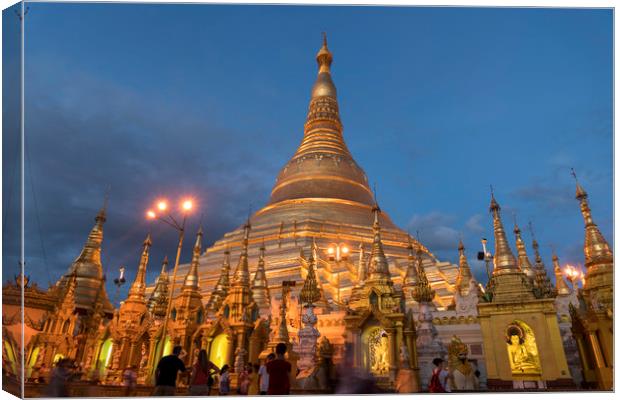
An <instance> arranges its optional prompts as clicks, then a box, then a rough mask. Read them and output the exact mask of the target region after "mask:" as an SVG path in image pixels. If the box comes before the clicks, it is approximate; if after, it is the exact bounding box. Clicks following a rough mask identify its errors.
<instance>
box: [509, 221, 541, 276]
mask: <svg viewBox="0 0 620 400" xmlns="http://www.w3.org/2000/svg"><path fill="white" fill-rule="evenodd" d="M514 233H515V238H516V242H517V256H518V257H519V258H518V264H517V265H518V266H519V269H520V270H521V272H523V273H524V274H525V275H526V276H527V277H528V278H530V279H532V280H533V279H535V277H536V272H535V271H534V269H533V268H532V263H531V262H530V258H529V257H528V256H527V250H526V249H525V243H524V242H523V239H522V238H521V229H519V226H518V225H517V220H516V218H515V228H514Z"/></svg>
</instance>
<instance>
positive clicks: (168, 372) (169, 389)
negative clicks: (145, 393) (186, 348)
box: [153, 346, 185, 396]
mask: <svg viewBox="0 0 620 400" xmlns="http://www.w3.org/2000/svg"><path fill="white" fill-rule="evenodd" d="M182 351H183V348H182V347H181V346H174V348H173V349H172V354H169V355H167V356H165V357H162V359H161V360H159V363H157V369H156V370H155V390H154V391H153V396H174V394H175V392H176V384H177V374H178V373H179V371H181V372H185V364H183V361H181V359H180V358H179V356H180V355H181V353H182Z"/></svg>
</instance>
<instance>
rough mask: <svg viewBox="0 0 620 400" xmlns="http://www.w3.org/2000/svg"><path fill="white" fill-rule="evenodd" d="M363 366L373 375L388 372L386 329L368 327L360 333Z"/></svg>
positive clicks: (383, 374)
mask: <svg viewBox="0 0 620 400" xmlns="http://www.w3.org/2000/svg"><path fill="white" fill-rule="evenodd" d="M362 343H363V347H364V353H365V354H364V367H365V368H366V369H367V370H368V371H369V372H370V373H372V374H373V375H375V376H387V375H388V374H389V372H390V352H389V339H388V335H387V333H386V331H385V330H384V329H383V328H381V327H378V326H375V327H369V328H367V329H366V331H365V332H364V334H363V335H362Z"/></svg>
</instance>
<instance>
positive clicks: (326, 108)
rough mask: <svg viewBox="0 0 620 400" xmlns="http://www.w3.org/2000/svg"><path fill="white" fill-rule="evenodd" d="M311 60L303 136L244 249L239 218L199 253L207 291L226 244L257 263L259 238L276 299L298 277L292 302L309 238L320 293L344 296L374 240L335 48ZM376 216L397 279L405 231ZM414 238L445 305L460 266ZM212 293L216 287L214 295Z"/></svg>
mask: <svg viewBox="0 0 620 400" xmlns="http://www.w3.org/2000/svg"><path fill="white" fill-rule="evenodd" d="M316 62H317V67H318V71H317V75H316V79H315V82H314V85H313V86H312V90H311V91H310V101H309V105H308V110H307V114H306V119H305V123H304V133H303V138H302V139H301V143H300V145H299V147H298V148H297V150H296V151H295V152H294V154H293V155H292V157H291V159H290V160H289V161H288V162H287V163H286V164H285V165H284V166H283V167H282V169H281V170H280V173H279V174H278V176H277V178H276V182H275V184H274V186H273V189H272V191H271V197H270V200H269V203H268V204H267V205H265V206H264V207H263V208H261V209H259V210H258V211H257V212H255V213H254V214H253V215H251V217H250V221H249V222H250V223H251V225H252V238H249V239H248V243H247V250H244V235H245V233H244V228H243V227H242V226H241V227H238V228H237V229H235V230H233V231H232V232H229V233H226V234H225V235H224V236H223V237H222V238H221V239H220V240H217V241H216V242H215V243H214V244H213V246H211V247H210V248H208V249H207V250H206V252H205V253H204V254H203V255H201V260H200V268H201V271H200V287H201V290H202V291H203V292H205V293H209V292H214V293H216V292H217V291H218V290H217V288H218V287H220V286H221V285H220V284H219V283H218V281H219V280H220V278H221V277H222V275H221V266H222V259H224V258H225V257H224V252H225V251H227V250H228V251H230V255H231V257H234V258H236V257H239V256H240V255H241V254H242V253H243V252H244V251H247V258H248V262H249V263H250V264H251V265H257V263H258V260H259V258H260V255H261V250H260V248H261V246H262V245H263V242H264V246H265V247H266V249H268V253H269V265H268V267H267V268H265V278H266V280H267V282H268V284H269V290H270V293H271V295H272V296H273V297H275V298H276V299H278V298H279V297H280V292H281V290H280V289H281V285H282V282H283V281H296V282H297V285H296V286H295V287H293V288H291V290H292V293H291V294H292V299H293V303H295V302H296V300H295V299H296V298H297V297H298V294H299V290H300V288H301V286H302V285H301V283H302V282H303V278H304V276H305V269H304V268H303V267H302V266H300V262H299V254H300V248H305V249H308V248H310V247H311V246H312V242H313V240H315V241H316V244H317V252H318V258H317V257H315V262H317V266H316V270H315V273H316V276H317V281H318V285H319V287H321V289H322V291H323V295H324V296H325V301H331V300H333V301H337V302H340V301H342V300H344V299H347V298H348V297H349V296H351V292H352V289H353V287H354V286H355V285H356V284H357V283H358V266H359V265H360V260H359V254H358V253H357V252H356V251H355V252H354V251H351V250H353V249H359V248H360V246H365V248H366V249H368V248H369V247H370V246H372V243H373V240H374V233H373V227H372V225H373V220H372V218H369V216H371V215H372V209H373V206H374V200H373V194H372V191H371V190H370V187H369V185H368V179H367V177H366V174H365V173H364V171H363V169H362V168H361V167H360V166H359V165H358V164H357V162H356V161H355V159H354V158H353V156H352V154H351V152H350V151H349V148H348V146H347V144H346V143H345V138H344V129H343V124H342V118H341V114H340V109H339V103H338V92H337V90H336V85H335V84H334V80H333V77H334V74H333V62H334V55H333V54H332V52H331V50H330V49H329V48H328V44H327V40H324V41H323V44H322V46H321V47H320V49H319V51H318V53H317V54H316ZM353 138H354V136H353ZM378 218H379V223H380V224H381V235H382V239H383V250H384V252H385V254H386V256H387V259H388V263H389V268H388V271H389V274H390V278H391V280H392V282H393V283H394V284H395V285H397V286H398V285H401V284H402V280H403V277H404V275H405V272H406V269H407V262H408V245H409V235H408V234H407V233H406V232H404V231H403V230H401V229H399V228H398V227H397V226H395V225H394V223H393V222H392V221H391V219H390V217H389V216H388V214H387V213H386V212H382V213H380V214H379V216H378ZM413 244H414V246H415V248H416V249H418V248H419V249H420V250H421V252H422V257H423V259H424V264H425V268H426V272H427V276H428V279H429V281H430V282H431V284H432V285H433V288H434V289H435V290H436V292H437V296H436V298H435V300H434V301H435V302H436V305H437V306H438V307H440V308H441V307H447V306H448V305H449V304H450V302H451V300H452V295H453V284H454V281H455V279H456V276H457V273H458V268H457V266H456V265H454V264H451V263H447V262H441V261H439V260H437V259H436V258H435V256H434V255H433V254H431V253H430V252H429V250H428V249H427V248H426V247H424V246H423V245H422V244H420V243H418V242H416V241H414V243H413ZM336 245H339V246H340V247H342V248H346V249H347V250H348V253H347V254H346V257H343V258H342V259H341V260H340V261H339V262H333V261H331V260H330V254H328V250H329V249H330V248H332V247H335V246H336ZM364 257H367V254H365V255H364ZM364 257H363V258H364ZM319 259H320V261H319ZM361 264H364V260H363V259H362V263H361ZM187 268H189V266H188V265H181V266H179V271H186V270H187ZM177 284H180V282H177ZM214 288H216V289H215V290H214ZM217 297H219V295H218V296H215V295H214V300H215V299H216V298H217ZM292 305H294V304H292ZM273 313H277V311H274V312H273ZM329 339H330V341H332V339H334V338H331V337H330V338H329ZM338 341H340V342H341V341H342V340H341V339H338ZM332 343H334V342H333V341H332Z"/></svg>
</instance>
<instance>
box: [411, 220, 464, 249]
mask: <svg viewBox="0 0 620 400" xmlns="http://www.w3.org/2000/svg"><path fill="white" fill-rule="evenodd" d="M454 222H455V219H454V217H452V216H450V215H448V214H444V213H440V212H436V211H434V212H431V213H429V214H424V215H420V214H415V215H414V216H413V217H412V218H411V220H410V221H409V224H408V225H407V226H408V228H409V229H411V231H412V232H415V231H419V234H420V240H421V242H422V243H424V245H425V246H427V247H428V248H429V249H431V251H433V252H441V251H448V250H450V251H454V249H456V248H457V246H458V241H459V232H458V231H457V230H456V229H454V228H453V227H452V226H451V225H452V224H453V223H454Z"/></svg>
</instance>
